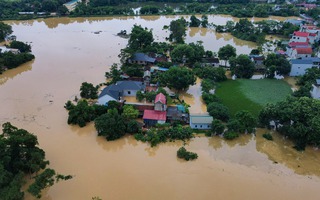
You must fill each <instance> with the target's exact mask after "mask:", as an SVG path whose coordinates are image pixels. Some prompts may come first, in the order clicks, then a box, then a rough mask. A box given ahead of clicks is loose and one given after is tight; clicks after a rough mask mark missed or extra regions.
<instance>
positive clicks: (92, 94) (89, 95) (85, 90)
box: [80, 82, 98, 99]
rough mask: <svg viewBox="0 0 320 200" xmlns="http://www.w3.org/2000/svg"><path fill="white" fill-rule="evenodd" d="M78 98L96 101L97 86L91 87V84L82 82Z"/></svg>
mask: <svg viewBox="0 0 320 200" xmlns="http://www.w3.org/2000/svg"><path fill="white" fill-rule="evenodd" d="M80 96H81V97H82V98H86V99H97V98H98V86H93V84H92V83H87V82H83V83H82V84H81V87H80Z"/></svg>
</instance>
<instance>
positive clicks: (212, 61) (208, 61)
mask: <svg viewBox="0 0 320 200" xmlns="http://www.w3.org/2000/svg"><path fill="white" fill-rule="evenodd" d="M201 65H202V66H206V65H207V66H212V67H219V65H220V60H219V58H202V59H201Z"/></svg>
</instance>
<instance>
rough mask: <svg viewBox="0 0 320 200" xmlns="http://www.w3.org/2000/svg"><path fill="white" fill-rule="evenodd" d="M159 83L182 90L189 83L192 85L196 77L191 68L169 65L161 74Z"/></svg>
mask: <svg viewBox="0 0 320 200" xmlns="http://www.w3.org/2000/svg"><path fill="white" fill-rule="evenodd" d="M160 80H161V84H163V85H166V86H168V87H169V88H174V89H176V90H184V89H187V88H188V87H189V85H194V83H195V81H196V77H195V76H194V73H193V72H192V70H190V69H188V68H186V67H171V68H170V69H169V70H168V71H166V72H165V73H163V74H161V76H160Z"/></svg>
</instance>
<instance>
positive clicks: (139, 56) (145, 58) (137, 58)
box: [132, 53, 156, 63]
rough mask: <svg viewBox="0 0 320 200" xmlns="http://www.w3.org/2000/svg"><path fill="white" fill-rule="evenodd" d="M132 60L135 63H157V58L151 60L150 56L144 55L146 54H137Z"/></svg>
mask: <svg viewBox="0 0 320 200" xmlns="http://www.w3.org/2000/svg"><path fill="white" fill-rule="evenodd" d="M132 60H135V61H144V62H151V63H154V62H155V61H156V59H155V58H151V57H149V56H148V55H146V54H144V53H135V54H134V55H133V57H132Z"/></svg>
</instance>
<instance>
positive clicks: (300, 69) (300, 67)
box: [289, 64, 312, 76]
mask: <svg viewBox="0 0 320 200" xmlns="http://www.w3.org/2000/svg"><path fill="white" fill-rule="evenodd" d="M309 68H312V64H292V65H291V72H290V74H289V76H302V75H304V74H305V73H306V69H309Z"/></svg>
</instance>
